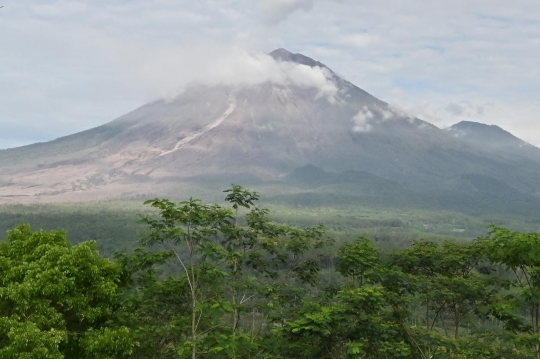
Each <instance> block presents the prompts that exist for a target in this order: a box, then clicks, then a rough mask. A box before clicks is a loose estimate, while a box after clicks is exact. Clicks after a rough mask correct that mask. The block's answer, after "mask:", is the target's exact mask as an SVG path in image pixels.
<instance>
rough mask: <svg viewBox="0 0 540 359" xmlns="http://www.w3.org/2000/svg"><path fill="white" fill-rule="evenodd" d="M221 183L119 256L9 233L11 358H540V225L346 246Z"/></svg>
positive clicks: (1, 251) (58, 236)
mask: <svg viewBox="0 0 540 359" xmlns="http://www.w3.org/2000/svg"><path fill="white" fill-rule="evenodd" d="M224 192H225V193H226V203H227V204H226V205H218V204H206V203H204V202H202V201H200V200H197V199H193V198H190V199H189V200H187V201H182V202H173V201H171V200H168V199H159V198H156V199H153V200H149V201H147V202H145V203H146V204H147V205H150V207H151V208H152V209H153V211H152V212H147V214H146V215H143V216H141V223H142V224H143V225H144V226H145V227H146V228H147V229H148V232H147V233H146V235H145V236H144V237H143V238H142V239H141V241H140V243H141V247H139V248H137V249H135V250H134V251H132V252H130V253H122V252H119V253H117V254H116V255H115V259H116V263H115V262H111V261H110V260H107V259H103V258H100V257H99V256H98V254H97V251H96V244H95V243H94V242H84V243H81V244H78V245H75V246H73V245H70V244H69V243H68V242H67V240H66V236H65V233H64V232H59V231H51V232H45V231H39V232H32V231H31V230H30V228H29V227H28V226H19V227H16V228H15V229H14V230H12V231H10V232H9V234H8V240H7V241H6V242H0V279H1V285H0V357H2V358H4V357H6V358H21V359H22V358H25V359H26V358H90V357H91V358H100V359H105V358H117V357H122V356H128V357H130V358H133V359H138V358H141V359H142V358H156V359H157V358H167V359H168V358H171V359H172V358H187V357H191V358H192V359H204V358H227V359H230V358H246V359H247V358H250V359H251V358H265V359H289V358H290V359H292V358H306V359H307V358H332V359H334V358H336V359H337V358H340V359H341V358H375V359H377V358H380V359H394V358H396V359H397V358H404V359H405V358H407V359H409V358H410V359H412V358H421V359H428V358H430V359H472V358H474V359H479V358H486V359H487V358H504V359H518V358H525V359H529V358H530V359H532V358H536V359H539V358H540V345H539V344H538V343H540V339H539V338H540V331H539V321H540V319H539V318H540V259H539V258H540V235H539V234H538V233H534V232H531V233H523V232H515V231H511V230H508V229H505V228H501V227H495V226H494V227H491V231H490V232H489V234H488V235H487V236H485V237H481V238H478V239H477V240H475V241H454V240H440V239H441V238H443V237H439V238H437V240H434V239H433V238H432V240H413V241H412V242H411V243H410V245H408V246H405V245H404V243H405V242H406V241H407V240H408V239H407V238H402V237H400V235H399V234H398V233H397V232H392V235H393V236H396V237H395V238H397V239H398V240H399V241H400V242H399V245H398V246H395V247H394V248H393V249H391V250H389V249H388V248H384V247H381V245H380V244H381V243H383V242H382V241H381V232H380V231H378V230H376V231H373V232H371V233H370V235H367V234H366V235H361V236H360V237H358V238H357V239H356V240H353V241H349V240H348V238H347V236H348V235H345V234H344V233H342V237H341V243H338V244H335V243H334V241H333V240H331V239H330V238H329V237H328V235H327V232H326V230H325V228H324V227H323V226H321V225H307V226H298V227H294V226H291V225H287V224H283V223H277V222H275V221H273V220H271V217H270V211H269V210H268V209H266V208H259V207H257V206H256V205H255V203H256V202H257V201H258V200H259V195H258V193H256V192H251V191H249V190H247V189H244V188H242V187H241V186H237V185H233V186H232V187H231V188H230V189H228V190H226V191H224ZM272 218H276V217H272ZM291 218H295V217H294V213H291ZM337 218H341V217H335V219H337ZM355 218H356V217H355ZM350 220H351V219H346V220H344V221H345V222H340V223H346V221H350ZM438 221H440V222H443V221H444V218H442V217H441V218H440V219H438ZM404 222H405V221H403V222H401V224H400V225H403V223H404ZM299 223H302V222H299ZM336 223H337V222H336ZM310 224H313V220H311V222H310ZM392 228H393V227H392ZM366 232H369V231H366ZM333 233H334V234H335V233H338V232H335V231H334V232H333ZM351 233H352V232H351ZM410 233H411V235H412V233H415V232H410ZM416 233H418V232H416ZM351 235H352V234H351ZM370 237H373V238H374V240H371V239H370ZM128 328H129V329H128Z"/></svg>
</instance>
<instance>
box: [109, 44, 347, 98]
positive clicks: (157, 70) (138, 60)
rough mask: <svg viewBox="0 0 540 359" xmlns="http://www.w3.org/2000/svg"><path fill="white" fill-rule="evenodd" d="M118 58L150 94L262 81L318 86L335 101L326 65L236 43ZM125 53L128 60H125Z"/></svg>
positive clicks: (133, 52) (122, 54)
mask: <svg viewBox="0 0 540 359" xmlns="http://www.w3.org/2000/svg"><path fill="white" fill-rule="evenodd" d="M118 56H120V60H121V61H122V62H123V63H126V64H129V65H128V66H130V69H131V71H132V73H133V80H134V81H135V83H136V84H137V85H140V84H141V83H142V84H144V86H145V88H147V89H148V91H149V93H150V95H151V96H154V97H156V96H158V97H162V98H174V97H175V96H176V95H178V94H180V93H181V92H182V91H183V90H184V89H185V88H186V87H187V86H189V85H195V84H201V85H207V86H217V85H227V86H251V85H257V84H261V83H265V82H270V83H273V84H276V85H292V86H299V87H305V88H308V87H309V88H316V89H318V95H317V97H322V98H326V99H327V100H329V101H330V102H332V103H333V102H334V101H335V98H336V96H337V93H338V89H337V86H336V84H335V83H334V81H333V79H332V74H331V73H330V71H329V70H328V69H326V68H321V67H310V66H306V65H301V64H296V63H292V62H279V61H276V60H274V59H273V58H272V57H271V56H269V55H268V54H266V53H263V52H262V51H249V50H246V49H244V48H241V47H233V48H232V49H231V48H224V47H214V46H209V47H204V48H203V47H201V48H198V49H192V48H190V51H189V53H188V52H184V51H182V50H180V49H177V50H175V51H171V50H170V49H168V50H166V51H159V50H154V51H148V49H137V48H131V49H125V48H124V49H123V50H122V51H121V52H120V53H118ZM127 57H129V59H130V61H127Z"/></svg>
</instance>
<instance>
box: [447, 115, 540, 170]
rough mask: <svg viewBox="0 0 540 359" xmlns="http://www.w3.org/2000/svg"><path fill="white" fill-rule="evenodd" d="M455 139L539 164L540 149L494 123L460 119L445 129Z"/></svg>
mask: <svg viewBox="0 0 540 359" xmlns="http://www.w3.org/2000/svg"><path fill="white" fill-rule="evenodd" d="M446 130H447V131H448V133H450V134H451V135H452V136H454V138H456V139H457V140H460V141H463V142H464V143H467V144H469V145H471V146H474V147H477V148H479V149H482V150H484V151H486V152H489V153H493V154H496V155H498V156H501V157H504V158H508V159H510V160H513V161H518V162H522V163H523V164H529V165H533V166H534V165H538V164H540V149H539V148H537V147H535V146H533V145H531V144H529V143H527V142H525V141H523V140H521V139H519V138H517V137H516V136H514V135H512V134H511V133H510V132H508V131H505V130H503V129H502V128H500V127H499V126H496V125H485V124H483V123H478V122H471V121H462V122H459V123H457V124H455V125H453V126H451V127H449V128H447V129H446Z"/></svg>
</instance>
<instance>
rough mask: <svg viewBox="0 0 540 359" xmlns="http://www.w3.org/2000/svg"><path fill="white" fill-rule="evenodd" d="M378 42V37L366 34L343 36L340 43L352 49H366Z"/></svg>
mask: <svg viewBox="0 0 540 359" xmlns="http://www.w3.org/2000/svg"><path fill="white" fill-rule="evenodd" d="M377 41H378V38H377V37H376V36H373V35H371V34H366V33H358V34H347V35H343V36H342V37H341V38H340V39H339V40H338V42H339V43H340V44H343V45H347V46H352V47H366V46H369V45H371V44H373V43H375V42H377Z"/></svg>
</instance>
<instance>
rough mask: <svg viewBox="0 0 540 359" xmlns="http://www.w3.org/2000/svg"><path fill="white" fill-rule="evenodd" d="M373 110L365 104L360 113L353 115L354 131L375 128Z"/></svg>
mask: <svg viewBox="0 0 540 359" xmlns="http://www.w3.org/2000/svg"><path fill="white" fill-rule="evenodd" d="M374 117H375V116H374V115H373V112H371V111H370V110H369V109H368V108H367V107H366V106H364V107H363V108H362V109H361V110H360V111H358V113H357V114H356V115H355V116H354V117H353V119H352V120H353V122H354V127H353V131H354V132H369V131H371V130H372V129H373V125H372V124H371V121H372V120H373V119H374Z"/></svg>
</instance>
